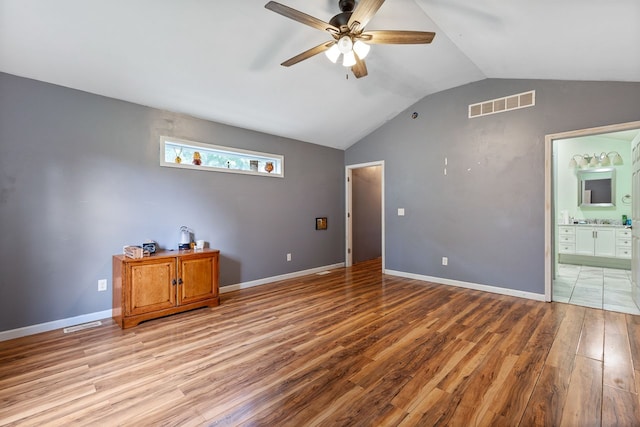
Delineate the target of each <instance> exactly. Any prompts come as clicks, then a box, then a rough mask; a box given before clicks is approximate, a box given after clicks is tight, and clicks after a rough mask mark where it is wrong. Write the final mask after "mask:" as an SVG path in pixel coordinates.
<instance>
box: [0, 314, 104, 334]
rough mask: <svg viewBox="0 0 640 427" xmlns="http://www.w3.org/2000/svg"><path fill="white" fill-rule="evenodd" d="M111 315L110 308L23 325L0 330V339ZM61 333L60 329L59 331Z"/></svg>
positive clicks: (45, 330)
mask: <svg viewBox="0 0 640 427" xmlns="http://www.w3.org/2000/svg"><path fill="white" fill-rule="evenodd" d="M110 317H111V310H104V311H98V312H96V313H89V314H83V315H81V316H76V317H69V318H67V319H60V320H54V321H52V322H46V323H40V324H38V325H31V326H25V327H23V328H18V329H12V330H10V331H3V332H0V341H7V340H12V339H14V338H20V337H26V336H27V335H35V334H39V333H41V332H49V331H53V330H55V329H62V328H67V327H69V326H75V325H80V324H82V323H88V322H93V321H96V320H101V319H108V318H110ZM60 333H62V331H60Z"/></svg>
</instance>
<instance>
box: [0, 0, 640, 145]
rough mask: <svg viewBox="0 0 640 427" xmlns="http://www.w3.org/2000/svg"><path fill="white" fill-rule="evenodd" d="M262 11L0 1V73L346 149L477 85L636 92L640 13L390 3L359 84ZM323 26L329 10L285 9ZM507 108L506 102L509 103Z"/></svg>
mask: <svg viewBox="0 0 640 427" xmlns="http://www.w3.org/2000/svg"><path fill="white" fill-rule="evenodd" d="M265 3H266V0H241V1H238V0H208V1H204V0H135V1H132V0H92V1H88V0H56V1H51V0H0V71H4V72H7V73H10V74H15V75H19V76H24V77H29V78H33V79H37V80H42V81H45V82H50V83H55V84H58V85H62V86H67V87H71V88H75V89H80V90H84V91H87V92H91V93H96V94H100V95H105V96H109V97H113V98H118V99H123V100H126V101H131V102H135V103H139V104H143V105H149V106H152V107H156V108H161V109H165V110H170V111H174V112H179V113H185V114H189V115H192V116H196V117H201V118H205V119H209V120H213V121H217V122H221V123H227V124H231V125H235V126H239V127H243V128H247V129H253V130H257V131H261V132H266V133H270V134H274V135H280V136H284V137H288V138H294V139H298V140H301V141H306V142H311V143H315V144H321V145H326V146H330V147H336V148H341V149H344V148H347V147H349V146H350V145H352V144H353V143H355V142H357V141H358V140H360V139H361V138H362V137H364V136H366V135H367V134H369V133H370V132H372V131H373V130H375V129H376V128H378V127H380V126H381V125H383V124H384V123H385V122H386V121H388V120H389V119H391V118H393V117H394V116H396V115H397V114H398V113H399V112H401V111H403V110H404V109H406V108H407V107H409V106H411V105H412V104H413V103H415V102H416V101H418V100H420V99H421V98H423V97H425V96H426V95H429V94H431V93H434V92H438V91H442V90H445V89H448V88H451V87H455V86H459V85H462V84H466V83H469V82H473V81H477V80H481V79H484V78H536V79H568V80H611V81H635V82H638V81H640V48H639V47H638V42H639V41H640V1H638V0H609V1H605V0H562V1H558V0H511V1H507V0H502V1H499V0H475V1H468V0H387V1H386V3H385V4H383V5H382V7H381V8H380V10H379V11H378V13H377V14H376V16H375V17H374V18H373V19H372V20H371V22H370V23H369V24H368V25H367V29H396V30H398V29H402V30H418V31H435V32H436V33H437V34H436V37H435V40H434V41H433V43H432V44H430V45H407V46H404V45H395V46H389V45H373V46H372V49H371V52H370V54H369V56H368V57H367V67H368V70H369V75H368V76H367V77H364V78H362V79H355V78H354V77H353V75H351V74H350V73H349V79H346V78H345V76H346V73H345V71H346V69H345V68H343V67H342V66H341V65H336V64H332V63H330V62H329V61H328V60H327V59H326V58H325V57H324V55H322V54H321V55H317V56H315V57H313V58H311V59H308V60H306V61H303V62H301V63H299V64H297V65H294V66H292V67H290V68H285V67H281V66H280V65H279V64H280V63H281V62H282V61H284V60H286V59H289V58H290V57H292V56H294V55H296V54H298V53H300V52H302V51H304V50H306V49H309V48H311V47H313V46H315V45H318V44H320V43H322V42H323V41H325V40H330V38H329V36H328V35H327V34H325V33H324V32H322V31H319V30H316V29H313V28H311V27H307V26H305V25H302V24H299V23H297V22H294V21H292V20H290V19H287V18H285V17H283V16H281V15H278V14H276V13H273V12H271V11H268V10H267V9H265V8H264V4H265ZM281 3H283V4H286V5H288V6H290V7H293V8H295V9H298V10H300V11H302V12H305V13H307V14H310V15H313V16H315V17H318V18H320V19H323V20H326V21H328V20H329V19H330V18H331V17H332V16H333V15H335V14H336V13H338V12H339V10H338V1H337V0H281ZM505 95H508V94H505Z"/></svg>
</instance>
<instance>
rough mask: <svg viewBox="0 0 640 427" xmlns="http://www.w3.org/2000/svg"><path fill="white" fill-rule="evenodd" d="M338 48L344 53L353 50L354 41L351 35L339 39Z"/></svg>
mask: <svg viewBox="0 0 640 427" xmlns="http://www.w3.org/2000/svg"><path fill="white" fill-rule="evenodd" d="M338 49H339V50H340V52H342V53H344V54H345V55H346V54H347V53H348V52H351V50H352V49H353V41H351V37H349V36H343V37H341V38H340V40H338Z"/></svg>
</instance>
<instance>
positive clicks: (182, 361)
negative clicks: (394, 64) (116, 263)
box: [0, 262, 640, 426]
mask: <svg viewBox="0 0 640 427" xmlns="http://www.w3.org/2000/svg"><path fill="white" fill-rule="evenodd" d="M104 323H105V324H104V325H103V326H101V327H98V328H93V329H87V330H83V331H79V332H74V333H69V334H63V333H62V331H52V332H48V333H44V334H40V335H34V336H30V337H25V338H20V339H16V340H12V341H5V342H1V343H0V425H34V426H35V425H37V426H42V425H92V426H93V425H96V426H98V425H99V426H111V425H131V426H140V425H179V426H198V425H215V426H218V425H220V426H228V425H233V426H236V425H251V426H327V425H330V426H334V425H335V426H345V425H362V426H416V425H417V426H431V425H452V426H473V425H479V426H518V425H519V426H535V425H546V426H600V425H603V426H614V425H615V426H637V425H640V402H639V400H638V390H639V388H640V372H639V371H640V317H639V316H633V315H626V314H621V313H613V312H605V311H602V310H598V309H591V308H586V307H579V306H574V305H566V304H562V303H541V302H536V301H530V300H524V299H519V298H513V297H507V296H501V295H495V294H489V293H483V292H479V291H471V290H466V289H461V288H455V287H449V286H443V285H436V284H432V283H427V282H420V281H417V280H410V279H403V278H398V277H392V276H384V275H382V274H381V272H380V264H379V262H367V263H363V264H359V265H358V266H355V267H353V268H351V269H338V270H334V271H332V272H331V273H330V274H327V275H311V276H306V277H303V278H297V279H291V280H287V281H282V282H278V283H274V284H269V285H264V286H260V287H256V288H252V289H247V290H242V291H238V292H233V293H227V294H223V295H222V304H221V305H220V306H219V307H215V308H205V309H200V310H195V311H192V312H188V313H183V314H178V315H175V316H171V317H165V318H162V319H157V320H152V321H149V322H145V323H142V324H141V325H139V326H137V327H135V328H132V329H127V330H124V331H123V330H121V329H120V328H118V327H117V326H116V325H115V323H113V322H112V321H111V320H107V321H105V322H104Z"/></svg>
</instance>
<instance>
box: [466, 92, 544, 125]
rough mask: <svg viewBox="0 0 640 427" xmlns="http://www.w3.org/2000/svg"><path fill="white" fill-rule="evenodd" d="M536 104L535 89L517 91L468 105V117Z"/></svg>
mask: <svg viewBox="0 0 640 427" xmlns="http://www.w3.org/2000/svg"><path fill="white" fill-rule="evenodd" d="M534 105H536V91H535V90H532V91H529V92H523V93H517V94H515V95H510V96H505V97H504V98H498V99H492V100H489V101H483V102H478V103H477V104H471V105H469V118H470V119H472V118H474V117H481V116H486V115H488V114H496V113H504V112H505V111H509V110H517V109H519V108H526V107H533V106H534Z"/></svg>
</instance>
